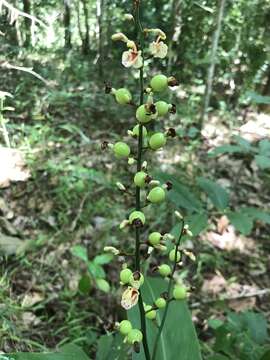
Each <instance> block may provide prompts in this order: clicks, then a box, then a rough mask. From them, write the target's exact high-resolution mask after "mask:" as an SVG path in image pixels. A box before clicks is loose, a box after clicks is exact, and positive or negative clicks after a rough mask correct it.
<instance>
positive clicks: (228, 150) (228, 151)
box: [208, 144, 243, 157]
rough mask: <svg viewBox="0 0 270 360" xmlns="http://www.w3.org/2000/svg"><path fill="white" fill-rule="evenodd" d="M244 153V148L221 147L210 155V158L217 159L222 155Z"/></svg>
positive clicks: (237, 146)
mask: <svg viewBox="0 0 270 360" xmlns="http://www.w3.org/2000/svg"><path fill="white" fill-rule="evenodd" d="M241 152H243V148H242V147H241V146H239V145H229V144H228V145H227V144H226V145H221V146H217V147H216V148H215V149H214V150H211V151H210V152H209V153H208V156H209V157H215V156H217V155H221V154H236V153H241Z"/></svg>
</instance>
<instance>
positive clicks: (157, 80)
mask: <svg viewBox="0 0 270 360" xmlns="http://www.w3.org/2000/svg"><path fill="white" fill-rule="evenodd" d="M150 86H151V88H152V89H153V91H155V92H163V91H165V90H166V89H167V88H168V78H167V76H165V75H156V76H154V77H153V78H152V80H151V82H150Z"/></svg>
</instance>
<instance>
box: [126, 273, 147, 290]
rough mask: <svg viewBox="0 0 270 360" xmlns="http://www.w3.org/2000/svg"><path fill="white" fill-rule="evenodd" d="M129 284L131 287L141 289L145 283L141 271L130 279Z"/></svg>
mask: <svg viewBox="0 0 270 360" xmlns="http://www.w3.org/2000/svg"><path fill="white" fill-rule="evenodd" d="M129 283H130V285H131V286H133V287H135V288H136V289H139V288H140V287H141V286H142V285H143V283H144V276H143V274H142V273H140V272H139V271H135V272H134V273H132V274H131V275H130V277H129Z"/></svg>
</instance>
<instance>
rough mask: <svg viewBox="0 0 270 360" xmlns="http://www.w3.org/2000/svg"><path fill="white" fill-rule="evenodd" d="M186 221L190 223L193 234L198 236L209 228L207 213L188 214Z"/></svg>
mask: <svg viewBox="0 0 270 360" xmlns="http://www.w3.org/2000/svg"><path fill="white" fill-rule="evenodd" d="M186 223H187V224H188V225H189V228H190V230H191V232H192V234H193V236H197V235H199V234H200V233H201V232H202V231H203V230H205V229H206V228H207V226H208V217H207V215H206V213H201V214H192V215H188V216H187V217H186Z"/></svg>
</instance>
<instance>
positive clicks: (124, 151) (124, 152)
mask: <svg viewBox="0 0 270 360" xmlns="http://www.w3.org/2000/svg"><path fill="white" fill-rule="evenodd" d="M113 150H114V153H115V156H116V157H118V158H126V157H128V156H129V154H130V147H129V146H128V145H127V144H126V143H124V142H122V141H118V142H117V143H115V144H114V146H113Z"/></svg>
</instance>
